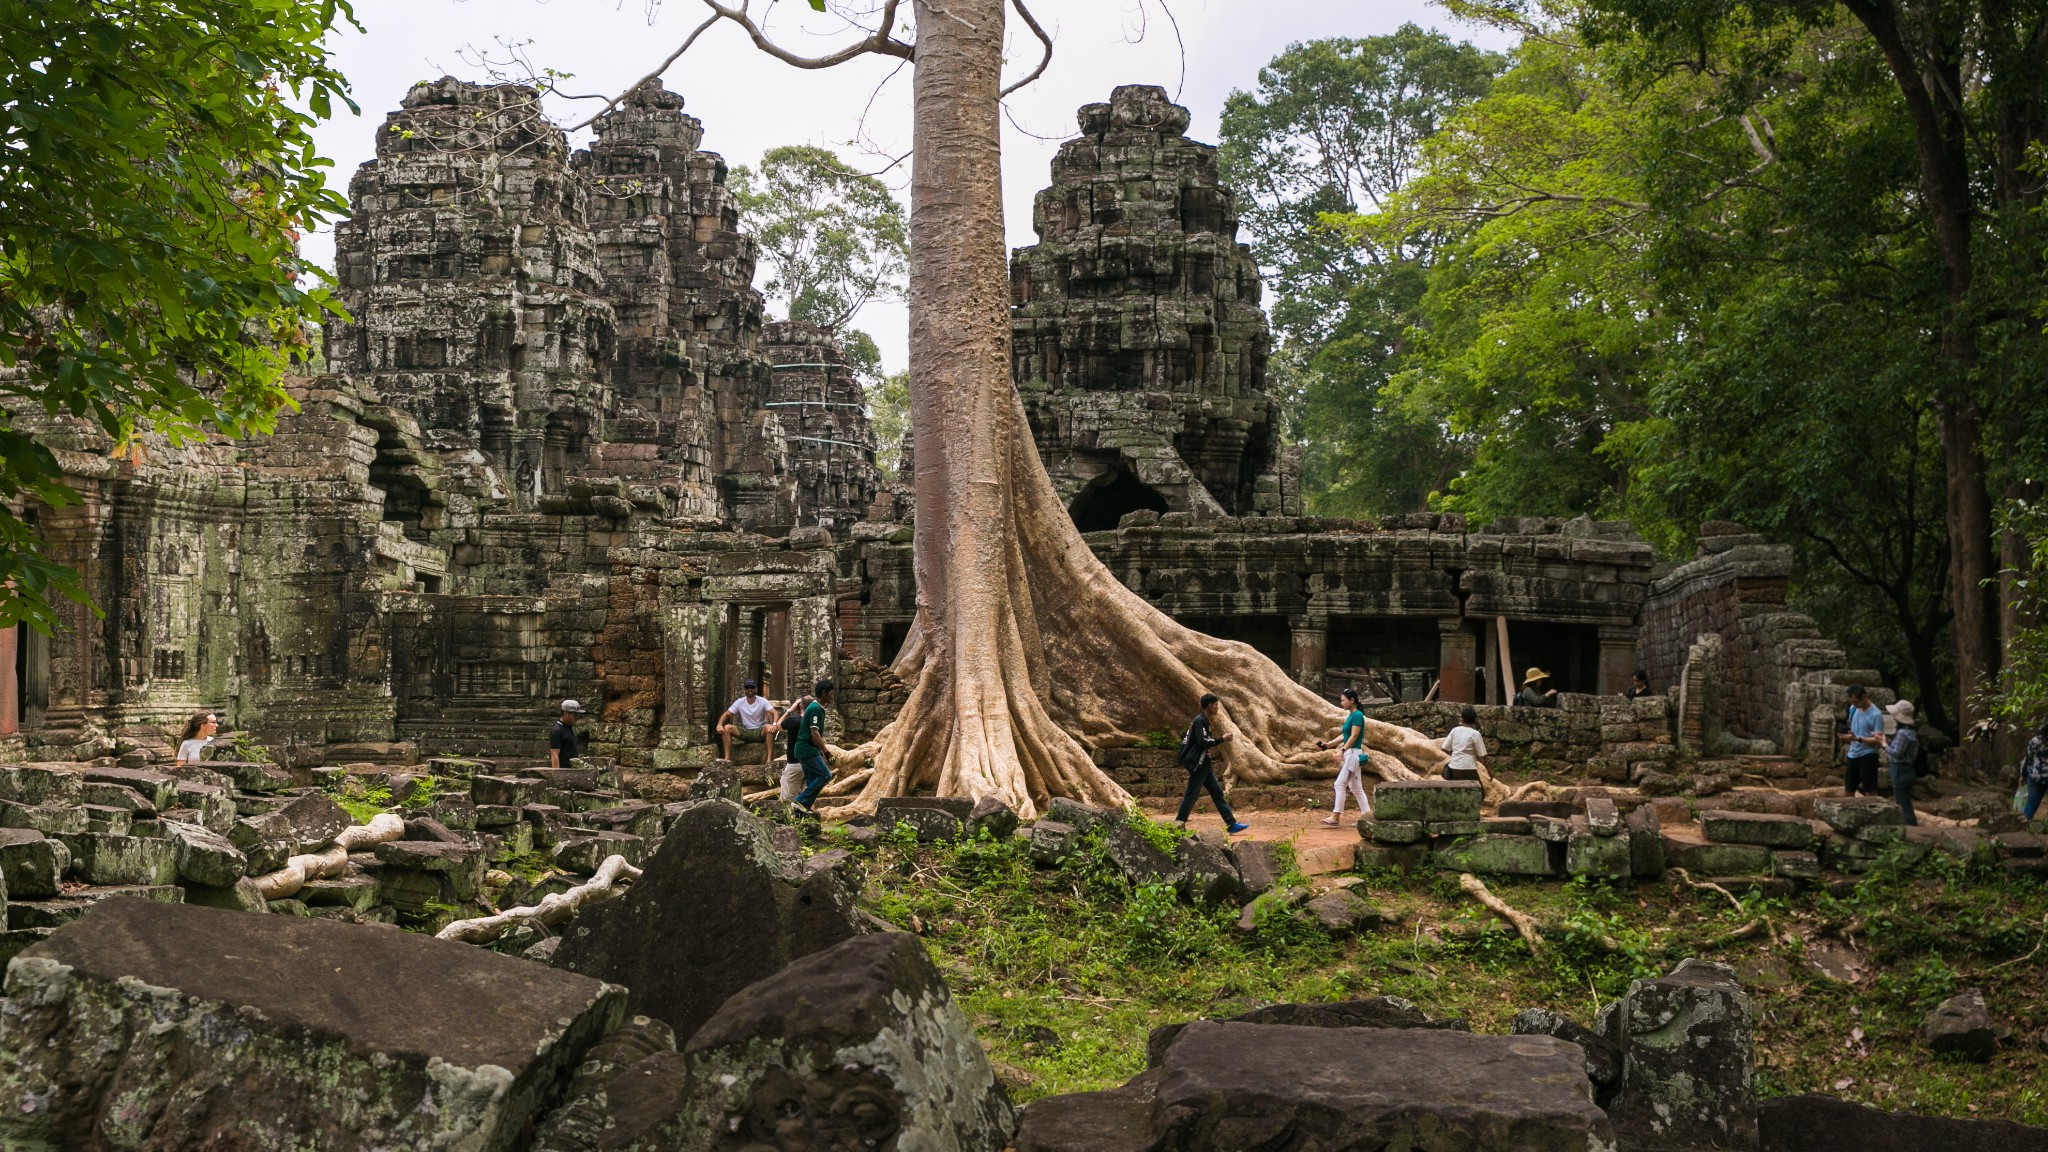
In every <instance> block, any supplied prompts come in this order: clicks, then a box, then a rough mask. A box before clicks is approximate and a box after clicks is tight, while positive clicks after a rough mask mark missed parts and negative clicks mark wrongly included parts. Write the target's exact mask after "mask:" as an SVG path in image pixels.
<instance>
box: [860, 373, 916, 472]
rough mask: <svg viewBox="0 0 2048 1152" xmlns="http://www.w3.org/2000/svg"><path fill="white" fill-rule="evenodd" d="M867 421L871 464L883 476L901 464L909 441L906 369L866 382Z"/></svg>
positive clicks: (895, 469) (908, 398)
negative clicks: (872, 433) (872, 440)
mask: <svg viewBox="0 0 2048 1152" xmlns="http://www.w3.org/2000/svg"><path fill="white" fill-rule="evenodd" d="M867 402H868V424H869V426H870V427H872V428H873V429H874V430H875V466H876V467H878V468H880V469H881V470H882V475H883V476H894V475H896V473H897V472H898V471H900V470H901V469H902V467H903V449H904V447H905V446H906V445H908V444H909V442H910V373H908V372H897V373H894V374H892V375H889V376H885V377H882V378H880V379H878V380H871V381H870V383H869V384H868V386H867Z"/></svg>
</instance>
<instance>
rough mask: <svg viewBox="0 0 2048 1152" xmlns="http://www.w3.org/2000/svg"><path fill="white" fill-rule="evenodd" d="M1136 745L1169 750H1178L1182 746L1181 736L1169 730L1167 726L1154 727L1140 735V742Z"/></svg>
mask: <svg viewBox="0 0 2048 1152" xmlns="http://www.w3.org/2000/svg"><path fill="white" fill-rule="evenodd" d="M1136 746H1137V747H1139V748H1151V749H1154V750H1162V749H1163V750H1165V751H1169V752H1171V751H1177V750H1178V749H1179V748H1180V737H1178V736H1176V735H1174V734H1173V733H1172V732H1170V731H1168V730H1167V729H1165V728H1154V729H1153V730H1151V731H1150V732H1147V733H1145V734H1144V735H1142V736H1140V737H1138V743H1137V745H1136Z"/></svg>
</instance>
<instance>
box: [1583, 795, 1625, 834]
mask: <svg viewBox="0 0 2048 1152" xmlns="http://www.w3.org/2000/svg"><path fill="white" fill-rule="evenodd" d="M1586 825H1587V827H1588V828H1590V829H1591V830H1592V832H1593V835H1595V836H1616V835H1619V834H1620V833H1621V810H1620V809H1619V808H1616V807H1615V806H1614V801H1613V800H1610V799H1608V798H1607V797H1605V796H1591V797H1588V798H1587V799H1586Z"/></svg>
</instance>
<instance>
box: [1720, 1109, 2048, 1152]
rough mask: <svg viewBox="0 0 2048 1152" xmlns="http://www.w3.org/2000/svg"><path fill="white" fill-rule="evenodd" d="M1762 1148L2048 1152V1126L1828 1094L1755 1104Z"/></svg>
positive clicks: (1793, 1151) (1764, 1151) (1774, 1151)
mask: <svg viewBox="0 0 2048 1152" xmlns="http://www.w3.org/2000/svg"><path fill="white" fill-rule="evenodd" d="M1757 1135H1758V1137H1759V1140H1760V1143H1759V1150H1760V1152H2048V1129H2042V1128H2036V1127H2034V1126H2032V1125H2028V1124H2015V1123H2013V1122H2012V1121H2010V1120H1951V1119H1948V1118H1946V1117H1940V1116H1918V1115H1915V1114H1913V1113H1911V1112H1881V1111H1879V1110H1877V1109H1875V1108H1869V1107H1866V1106H1864V1105H1862V1104H1856V1103H1852V1102H1850V1101H1848V1100H1837V1099H1834V1098H1833V1097H1830V1096H1781V1097H1778V1098H1777V1099H1775V1100H1764V1101H1761V1102H1759V1103H1758V1104H1757Z"/></svg>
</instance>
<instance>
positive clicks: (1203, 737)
mask: <svg viewBox="0 0 2048 1152" xmlns="http://www.w3.org/2000/svg"><path fill="white" fill-rule="evenodd" d="M1218 705H1219V701H1218V700H1217V699H1216V694H1215V693H1213V692H1205V693H1203V694H1202V710H1201V711H1200V712H1197V713H1195V718H1194V719H1193V720H1191V721H1189V722H1188V731H1187V735H1185V736H1183V737H1181V742H1180V750H1181V767H1182V768H1185V769H1187V773H1188V790H1187V792H1186V793H1185V794H1184V795H1182V796H1181V798H1180V814H1179V815H1178V816H1175V817H1174V819H1175V820H1176V821H1178V822H1179V823H1180V825H1181V827H1183V828H1185V827H1187V823H1188V816H1189V815H1191V814H1192V813H1193V812H1194V810H1195V800H1196V798H1197V797H1199V796H1200V795H1201V793H1202V790H1203V789H1204V788H1206V789H1208V790H1209V799H1211V800H1213V801H1215V802H1216V814H1217V815H1218V816H1221V817H1223V828H1224V831H1225V832H1226V833H1227V834H1228V835H1232V836H1235V835H1236V834H1238V833H1239V832H1242V831H1244V830H1245V829H1246V828H1248V827H1250V825H1248V824H1243V823H1240V822H1239V821H1238V819H1237V816H1236V815H1235V814H1233V813H1232V812H1231V811H1230V802H1229V801H1228V800H1225V799H1224V798H1223V785H1222V783H1221V782H1220V781H1218V780H1217V779H1216V765H1215V762H1214V761H1212V760H1211V759H1210V758H1209V750H1210V749H1212V748H1214V747H1216V746H1217V745H1218V744H1228V743H1230V742H1231V741H1232V740H1235V739H1237V733H1235V732H1226V733H1224V734H1223V735H1221V736H1212V735H1210V734H1209V729H1210V727H1211V725H1213V724H1214V723H1215V721H1216V719H1217V714H1218V711H1219V708H1218Z"/></svg>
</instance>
